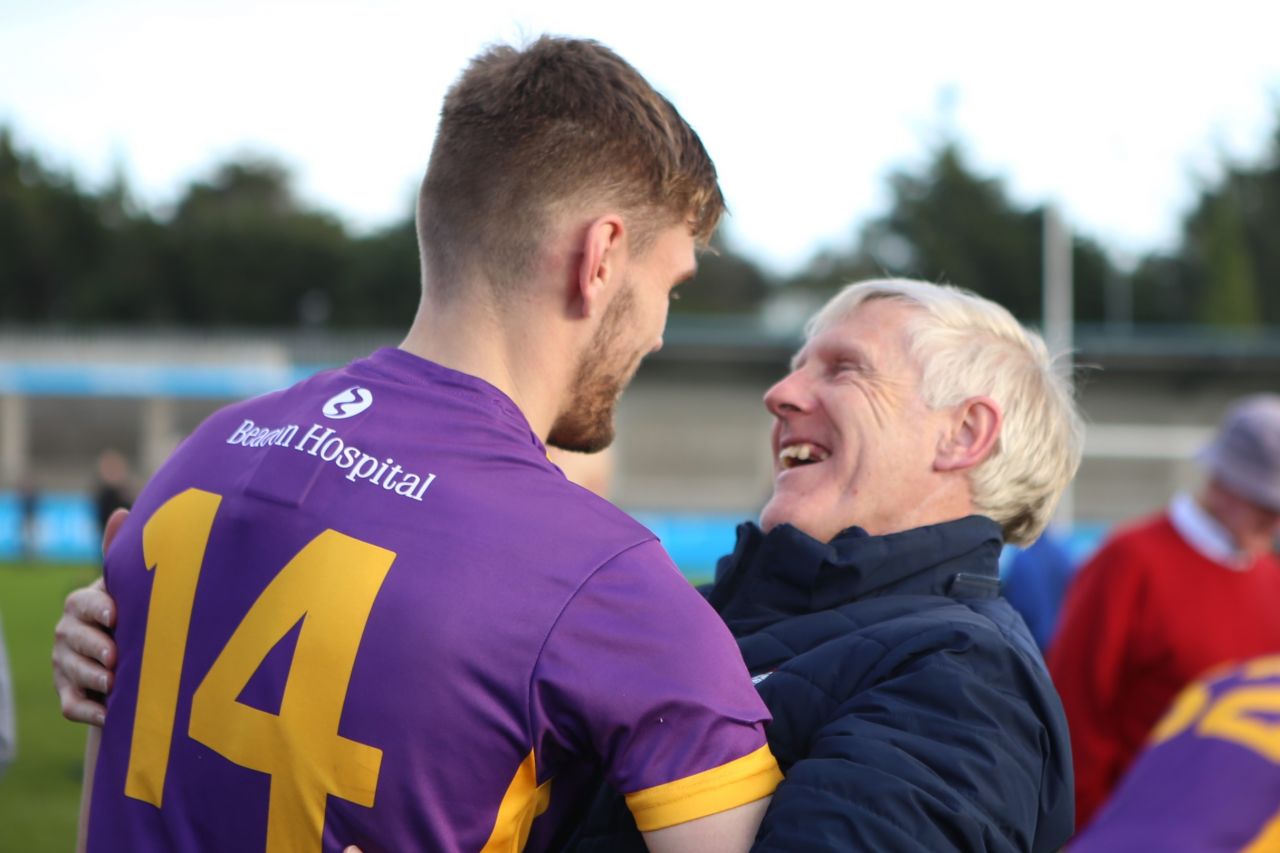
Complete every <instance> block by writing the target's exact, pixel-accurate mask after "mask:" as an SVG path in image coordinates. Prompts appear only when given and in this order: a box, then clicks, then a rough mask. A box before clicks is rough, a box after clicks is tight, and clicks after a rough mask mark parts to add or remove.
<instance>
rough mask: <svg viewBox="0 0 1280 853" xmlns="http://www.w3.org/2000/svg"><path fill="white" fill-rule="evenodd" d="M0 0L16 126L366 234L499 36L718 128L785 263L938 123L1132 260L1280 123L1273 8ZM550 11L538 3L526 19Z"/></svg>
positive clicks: (710, 130)
mask: <svg viewBox="0 0 1280 853" xmlns="http://www.w3.org/2000/svg"><path fill="white" fill-rule="evenodd" d="M1181 5H1184V6H1186V7H1188V9H1194V10H1195V11H1190V10H1188V11H1183V10H1181V9H1179V8H1174V7H1173V4H1168V3H1155V2H1124V0H1110V2H1095V0H1075V2H1072V3H1070V4H1056V5H1054V6H1050V5H1049V4H1043V3H1036V2H1031V0H1021V2H996V1H995V0H968V2H954V0H952V2H937V3H915V2H883V0H881V2H876V3H859V2H845V3H840V4H835V3H831V4H809V3H804V2H791V3H770V4H763V3H761V4H749V3H743V2H737V3H728V2H701V3H700V2H695V0H685V1H684V2H663V1H662V0H647V2H642V3H630V4H616V3H612V4H611V3H599V2H593V3H588V2H570V0H540V2H538V3H527V4H520V3H501V2H482V1H481V0H474V2H467V0H463V2H452V3H447V4H446V3H426V2H398V1H397V0H362V2H359V3H356V2H329V0H305V1H304V0H297V2H295V0H216V1H215V0H210V1H209V2H194V0H98V2H89V1H88V0H81V1H80V2H77V0H0V123H4V124H7V125H9V126H10V128H12V129H13V130H14V131H15V133H16V134H17V137H18V140H19V142H20V143H21V144H23V145H25V146H29V147H34V148H35V149H36V150H38V151H39V152H41V153H42V154H43V155H45V156H46V158H47V160H48V162H50V163H51V164H52V165H54V166H56V167H59V168H65V169H69V170H71V171H72V172H74V173H75V174H76V175H78V176H79V177H81V178H82V179H84V180H85V181H87V182H88V183H89V184H90V185H92V186H98V185H100V184H101V183H102V182H103V181H104V180H105V179H106V177H107V176H108V175H109V174H110V173H111V172H112V170H113V169H114V168H117V167H122V168H123V169H124V171H125V173H126V175H127V176H128V178H129V180H130V183H131V184H132V186H133V187H134V188H135V190H136V191H137V192H138V193H139V195H140V196H141V198H142V199H143V200H144V201H146V202H147V203H149V204H152V205H156V206H162V205H164V204H165V203H166V202H169V201H172V200H173V199H174V198H175V197H176V196H177V195H178V193H179V192H180V191H181V189H182V187H183V186H184V185H185V184H186V183H187V182H189V181H191V180H193V179H196V178H200V177H203V176H205V175H207V174H208V173H209V171H210V169H211V167H212V166H213V165H214V164H215V163H217V162H219V161H220V160H221V159H223V158H225V157H227V156H229V155H232V154H236V153H240V152H245V151H249V152H257V153H266V154H271V155H274V156H276V157H278V158H280V159H282V160H284V161H285V162H286V163H288V164H289V165H290V166H291V167H292V168H293V169H294V171H295V174H296V176H297V179H298V186H299V188H300V190H301V192H302V194H303V196H304V197H305V198H306V199H307V200H308V201H309V202H311V203H313V204H315V205H317V206H319V207H321V208H324V209H327V210H330V211H333V212H335V213H337V214H339V215H340V216H342V217H343V218H344V219H345V220H346V221H347V222H348V223H350V224H351V225H352V226H353V227H355V228H357V229H368V228H373V227H376V226H378V225H381V224H385V223H388V222H390V221H392V220H394V219H396V218H399V217H401V216H403V215H405V214H406V213H407V211H408V210H409V209H410V200H411V198H412V194H413V192H414V189H415V187H416V183H417V180H418V177H419V175H420V173H421V171H422V169H423V167H424V166H425V165H426V159H427V154H428V151H429V149H430V145H431V138H432V135H433V133H434V129H435V122H436V114H437V111H438V109H439V105H440V100H441V97H442V96H443V93H444V90H445V89H446V87H447V86H448V85H449V84H450V83H451V82H452V80H453V79H454V78H455V77H456V75H457V74H458V72H459V71H460V69H461V68H462V67H463V65H464V64H465V63H466V61H467V59H468V58H469V57H470V56H471V55H472V54H474V53H475V52H477V51H478V50H479V49H480V48H481V47H482V46H483V45H485V44H487V43H490V42H493V41H499V40H501V41H513V40H514V41H520V40H522V39H525V38H527V37H529V36H533V35H537V34H539V33H541V32H555V33H564V34H573V35H584V36H591V37H593V38H597V39H599V40H601V41H603V42H604V43H606V44H608V45H609V46H611V47H613V48H614V49H615V50H617V51H618V52H619V53H620V54H622V55H623V56H624V57H625V58H627V59H628V60H630V61H631V62H632V63H633V64H634V65H635V66H636V67H637V68H639V69H640V71H641V72H642V73H643V74H645V75H646V76H647V77H648V78H649V79H650V81H651V82H653V83H654V84H655V85H656V86H657V87H658V88H659V89H661V90H662V91H663V92H664V93H665V94H667V95H668V96H669V97H670V98H671V99H672V100H673V101H674V102H675V104H676V105H677V107H679V108H680V110H681V111H682V112H683V114H684V115H685V117H686V118H687V119H688V120H689V121H690V123H691V124H692V125H693V126H694V127H695V128H696V129H697V130H698V132H699V134H700V135H701V136H702V139H703V141H704V143H705V144H706V146H707V149H708V150H709V151H710V152H711V155H712V157H713V158H714V159H715V161H716V164H717V167H718V168H719V171H720V175H721V181H722V184H723V186H724V189H725V193H726V196H727V197H728V200H729V205H730V208H731V210H732V213H733V216H732V218H731V219H730V220H729V225H728V227H729V232H730V236H731V239H733V241H734V242H735V243H736V244H737V246H738V247H739V248H740V249H741V250H743V251H745V252H747V253H748V254H750V255H753V256H754V257H756V258H757V259H759V260H760V261H762V262H763V263H765V264H766V265H768V266H769V267H771V268H772V269H774V270H775V271H783V272H785V271H789V270H791V269H794V268H795V267H796V266H798V265H799V264H801V263H802V262H803V261H804V260H805V259H807V258H808V257H809V256H810V255H811V254H812V253H813V252H814V251H815V250H816V249H817V248H819V247H821V246H823V245H833V244H844V243H847V242H848V241H849V240H850V239H851V235H852V234H853V233H854V230H855V228H856V227H857V225H858V223H859V222H861V221H863V220H865V219H866V218H867V217H869V216H873V215H875V214H876V213H878V212H880V211H881V210H883V209H884V206H885V203H886V200H887V193H886V189H885V176H886V175H887V174H888V173H889V172H890V171H891V170H893V169H895V168H902V167H907V168H910V167H912V166H913V165H919V164H920V163H921V162H922V161H923V159H924V157H925V156H926V154H927V152H928V151H929V150H930V147H931V146H932V145H933V144H935V143H936V141H937V139H938V138H939V136H940V134H941V133H942V131H943V129H944V128H950V129H952V130H953V131H954V132H955V133H956V135H958V136H959V138H960V139H961V140H962V142H963V143H964V144H965V145H966V147H967V149H968V151H969V153H970V155H971V160H972V162H973V163H974V164H975V165H976V166H977V167H978V168H979V169H980V170H982V171H983V172H984V173H987V174H991V175H997V176H1000V177H1003V178H1004V179H1005V180H1006V181H1007V183H1008V185H1009V187H1010V188H1011V190H1012V191H1013V193H1014V195H1015V197H1016V198H1017V199H1019V200H1020V201H1024V202H1027V203H1036V202H1039V201H1045V200H1055V201H1057V202H1058V203H1059V204H1061V205H1062V207H1063V209H1064V211H1065V213H1066V215H1067V217H1068V219H1069V220H1070V221H1071V222H1072V223H1073V224H1074V226H1075V227H1076V228H1077V229H1078V230H1080V231H1082V232H1085V233H1088V234H1089V235H1091V236H1093V237H1095V238H1097V239H1099V240H1101V241H1102V242H1103V243H1104V245H1106V246H1107V247H1109V248H1110V249H1111V250H1112V251H1113V253H1115V254H1116V255H1117V256H1118V258H1119V259H1120V260H1122V261H1123V259H1124V256H1125V255H1126V254H1127V255H1130V256H1132V255H1134V254H1136V253H1140V252H1144V251H1148V250H1150V249H1152V248H1159V247H1165V246H1168V245H1171V244H1172V243H1173V241H1174V239H1175V238H1176V234H1177V227H1178V221H1179V218H1180V215H1181V214H1182V213H1183V212H1185V210H1186V209H1187V207H1188V205H1189V204H1190V202H1191V200H1192V199H1193V197H1194V191H1195V187H1196V182H1197V181H1198V180H1204V179H1208V178H1212V177H1213V176H1214V175H1216V174H1217V173H1218V170H1219V168H1220V166H1219V164H1220V163H1221V162H1222V161H1223V160H1224V158H1235V159H1238V160H1243V161H1249V160H1254V159H1256V158H1257V157H1259V156H1260V154H1261V153H1262V152H1263V150H1264V149H1265V145H1266V142H1267V140H1268V137H1269V135H1270V134H1271V133H1272V131H1273V129H1274V127H1275V126H1276V121H1277V115H1278V114H1280V48H1277V46H1276V42H1277V33H1280V3H1277V2H1274V0H1267V2H1261V0H1259V2H1236V0H1216V2H1214V3H1203V2H1201V3H1196V4H1181ZM531 10H532V11H531Z"/></svg>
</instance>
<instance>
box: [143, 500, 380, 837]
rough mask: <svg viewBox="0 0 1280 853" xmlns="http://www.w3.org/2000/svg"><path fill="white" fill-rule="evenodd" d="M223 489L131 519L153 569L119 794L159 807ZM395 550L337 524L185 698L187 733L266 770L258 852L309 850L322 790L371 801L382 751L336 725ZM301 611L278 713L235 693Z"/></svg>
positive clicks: (318, 823) (270, 588) (254, 609)
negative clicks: (139, 525) (262, 847)
mask: <svg viewBox="0 0 1280 853" xmlns="http://www.w3.org/2000/svg"><path fill="white" fill-rule="evenodd" d="M221 502H222V498H221V497H220V496H218V495H216V494H213V493H211V492H206V491H202V490H200V489H188V490H187V491H185V492H182V493H180V494H178V495H175V496H174V497H172V498H170V499H169V500H168V501H167V502H165V503H164V504H163V505H162V506H161V507H160V508H159V509H158V510H156V512H155V513H154V514H153V515H152V516H151V518H149V519H148V520H147V522H146V524H145V525H144V526H143V529H142V548H143V557H144V560H145V563H146V568H147V569H148V570H154V572H155V577H154V579H153V581H152V586H151V599H150V602H149V604H148V610H147V628H146V635H145V638H144V641H143V649H142V668H141V675H140V679H139V683H138V706H137V711H136V713H135V717H134V725H133V741H132V744H131V746H130V750H129V767H128V771H127V775H126V777H125V795H126V796H129V797H132V798H134V799H137V800H143V801H145V802H148V803H151V804H152V805H154V806H156V807H157V808H159V807H161V806H162V805H163V796H164V782H165V775H166V773H167V771H168V765H169V749H170V745H171V743H172V739H173V728H174V722H175V721H174V717H175V715H176V713H177V706H178V688H179V683H180V681H181V678H182V667H183V659H184V656H185V652H186V646H187V633H188V629H189V628H190V625H191V612H192V608H193V606H194V604H195V593H196V585H197V583H198V582H199V579H200V571H201V568H202V566H203V563H204V553H205V547H206V545H207V544H208V541H209V534H210V532H211V530H212V529H213V521H214V517H215V516H216V515H217V512H218V507H219V505H220V504H221ZM395 557H396V555H395V553H394V552H392V551H388V550H386V549H385V548H379V547H377V546H376V545H371V544H369V543H367V542H362V541H360V540H358V539H353V538H351V537H350V536H345V535H343V534H341V533H338V532H337V531H334V530H326V531H324V532H323V533H321V534H320V535H319V536H316V537H315V538H314V539H312V540H311V541H310V542H308V543H307V544H306V546H304V547H303V549H302V550H301V551H299V552H298V553H297V554H296V555H295V556H294V557H293V559H291V560H290V561H289V562H288V563H287V564H286V565H285V566H284V567H283V568H282V569H281V570H280V572H279V573H278V574H277V575H276V576H275V577H274V578H273V579H272V581H271V583H269V584H268V585H267V588H266V589H265V590H264V591H263V592H262V594H261V595H260V596H259V597H258V599H257V600H256V601H255V602H254V603H253V605H252V606H251V607H250V608H249V611H248V612H247V613H246V614H245V615H244V618H243V619H242V620H241V622H240V624H239V626H238V627H237V628H236V630H235V632H234V633H233V634H232V635H231V637H230V639H228V641H227V643H226V645H225V646H224V647H223V649H222V651H221V652H220V653H219V655H218V657H217V659H216V660H215V661H214V662H213V665H212V666H211V667H210V668H209V671H208V672H207V673H205V675H204V677H203V679H201V681H200V684H199V686H198V687H197V688H196V691H195V694H194V696H193V697H192V701H191V715H190V720H189V722H188V727H187V733H188V734H189V735H190V737H191V738H192V739H194V740H196V741H199V742H200V743H202V744H204V745H205V746H207V747H209V748H210V749H212V750H214V751H215V752H217V753H219V754H220V755H222V756H223V757H225V758H227V759H228V760H230V761H232V762H234V763H235V764H238V765H240V766H242V767H248V768H251V769H253V770H258V771H261V772H263V773H267V774H269V775H270V776H271V795H270V803H269V806H268V811H267V838H266V850H267V851H269V853H279V851H286V850H319V849H320V840H321V835H322V832H323V828H324V809H325V802H326V798H327V797H328V796H330V795H332V796H335V797H340V798H342V799H344V800H350V801H352V802H354V803H358V804H359V805H362V806H372V805H373V801H374V793H375V791H376V790H377V784H378V774H379V771H380V769H381V763H382V751H381V750H380V749H376V748H374V747H371V746H369V745H367V744H363V743H357V742H356V741H353V740H350V739H348V738H344V737H342V736H340V735H339V734H338V721H339V718H340V717H341V715H342V706H343V703H344V702H345V701H346V695H347V687H348V684H349V683H350V680H351V670H352V667H353V666H354V664H355V657H356V652H357V650H358V649H359V647H360V639H361V637H362V636H363V634H364V629H365V624H366V623H367V622H368V620H369V613H370V611H371V610H372V608H373V601H374V598H375V597H376V596H377V594H378V590H379V589H380V588H381V587H382V583H383V581H384V580H385V579H386V576H387V572H388V570H390V568H391V563H392V562H393V561H394V560H395ZM299 620H301V621H302V627H301V631H300V633H299V635H298V643H297V647H296V649H295V650H294V654H293V661H292V663H291V664H290V667H289V673H288V676H287V678H286V679H285V685H284V693H283V698H282V700H281V703H280V713H279V714H270V713H267V712H265V711H261V710H258V709H257V708H252V707H250V706H248V705H245V704H242V703H240V702H238V701H237V697H238V696H239V695H240V693H241V691H242V690H243V689H244V687H245V685H246V684H247V683H248V682H249V679H250V678H251V677H252V676H253V674H254V672H255V671H256V670H257V669H258V667H259V666H260V665H261V664H262V661H263V659H264V658H265V657H266V656H267V654H268V652H270V651H271V650H272V649H273V648H274V647H275V646H276V644H277V643H279V642H280V640H281V639H283V638H284V636H285V635H286V634H288V633H289V631H291V630H292V629H293V628H294V626H296V625H297V624H298V622H299Z"/></svg>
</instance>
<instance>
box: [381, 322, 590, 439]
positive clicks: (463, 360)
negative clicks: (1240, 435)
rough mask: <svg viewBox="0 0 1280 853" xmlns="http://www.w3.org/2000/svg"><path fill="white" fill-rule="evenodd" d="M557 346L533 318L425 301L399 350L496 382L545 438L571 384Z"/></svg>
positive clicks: (489, 381) (535, 430) (492, 383)
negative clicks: (517, 319) (556, 350)
mask: <svg viewBox="0 0 1280 853" xmlns="http://www.w3.org/2000/svg"><path fill="white" fill-rule="evenodd" d="M533 313H534V312H530V314H531V315H532V314H533ZM556 344H557V342H556V341H555V340H554V337H553V336H552V335H551V334H549V333H548V330H547V329H545V328H544V327H543V324H541V323H539V322H538V319H537V318H536V317H534V316H528V317H526V318H525V319H523V320H522V321H520V322H515V321H513V319H512V318H511V317H510V312H502V311H500V310H497V309H495V308H493V307H492V306H490V305H487V304H481V303H480V301H479V300H464V299H452V300H449V301H447V303H445V304H439V303H432V302H431V301H430V300H428V299H424V300H423V302H422V304H421V305H420V306H419V308H418V313H417V315H416V316H415V317H414V321H413V325H412V326H411V327H410V328H409V332H408V334H407V335H406V336H405V339H404V341H402V342H401V344H400V349H402V350H404V351H405V352H408V353H412V354H413V355H416V356H418V357H419V358H424V359H427V360H428V361H433V362H435V363H436V364H439V365H441V366H443V367H448V368H449V369H451V370H456V371H458V372H460V373H466V374H469V375H471V376H475V377H478V378H480V379H483V380H484V381H486V382H488V383H489V384H490V385H493V386H494V387H495V388H497V389H498V390H500V391H502V392H503V393H504V394H506V395H507V396H508V397H510V398H511V400H512V401H513V402H514V403H515V404H516V406H518V407H519V409H520V411H521V412H522V413H523V414H524V416H525V419H526V420H528V422H529V426H530V427H532V429H533V431H534V433H535V434H537V435H538V437H540V438H542V439H544V440H545V439H546V436H547V433H548V432H549V431H550V430H551V424H552V421H553V420H554V419H555V417H556V415H557V414H558V412H559V409H560V406H559V402H560V399H561V398H562V397H563V395H564V394H565V389H566V388H567V386H568V376H567V370H566V369H565V368H564V365H565V363H566V360H565V359H564V358H563V356H561V357H559V358H557V353H556V352H554V351H553V350H555V349H556ZM562 374H565V375H563V376H562Z"/></svg>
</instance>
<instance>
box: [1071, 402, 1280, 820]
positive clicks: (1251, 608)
mask: <svg viewBox="0 0 1280 853" xmlns="http://www.w3.org/2000/svg"><path fill="white" fill-rule="evenodd" d="M1199 461H1200V462H1201V463H1202V465H1203V467H1204V470H1205V473H1206V475H1207V476H1206V480H1205V483H1204V485H1203V487H1202V488H1201V489H1200V490H1199V491H1198V492H1196V493H1195V494H1179V495H1177V496H1176V497H1175V498H1174V499H1173V501H1172V502H1171V503H1170V505H1169V507H1168V508H1167V509H1165V510H1164V511H1162V512H1160V513H1158V514H1156V515H1154V516H1151V517H1148V518H1145V519H1142V520H1139V521H1137V522H1135V523H1133V524H1131V525H1128V526H1126V527H1125V528H1124V529H1121V530H1119V531H1118V532H1116V533H1115V534H1114V535H1113V536H1111V537H1110V538H1109V539H1108V540H1107V541H1106V542H1105V543H1104V544H1103V545H1102V547H1101V548H1100V549H1099V550H1098V552H1097V553H1096V554H1095V555H1094V556H1093V558H1092V559H1091V560H1089V562H1088V563H1087V564H1086V565H1085V566H1084V568H1082V569H1081V570H1080V573H1079V574H1078V575H1077V576H1076V579H1075V581H1074V582H1073V583H1072V585H1071V588H1070V590H1069V591H1068V592H1067V599H1066V603H1065V604H1064V606H1063V614H1062V621H1061V624H1060V625H1059V627H1058V633H1057V636H1056V638H1055V639H1054V642H1053V644H1052V646H1051V647H1050V650H1049V656H1048V662H1049V671H1050V673H1052V675H1053V680H1054V683H1055V684H1056V685H1057V688H1058V692H1059V693H1060V694H1061V696H1062V702H1063V705H1064V707H1065V708H1066V711H1067V720H1068V722H1069V723H1070V726H1071V748H1072V755H1073V756H1074V760H1075V771H1076V823H1077V826H1079V827H1080V828H1081V829H1083V828H1085V827H1087V826H1088V824H1089V822H1090V820H1091V819H1092V817H1093V815H1094V813H1095V812H1096V811H1097V810H1098V808H1099V807H1100V806H1101V805H1102V803H1103V802H1105V801H1106V799H1107V797H1108V796H1109V795H1110V793H1111V791H1112V789H1113V788H1114V787H1115V785H1116V783H1117V782H1118V781H1119V779H1120V777H1121V776H1122V775H1123V774H1124V772H1125V770H1127V769H1128V767H1129V765H1130V763H1131V762H1132V761H1133V759H1134V757H1135V756H1136V755H1137V754H1138V752H1139V750H1140V749H1141V748H1142V745H1143V743H1145V742H1146V740H1147V738H1148V737H1149V736H1150V733H1151V730H1152V728H1153V727H1154V726H1155V724H1156V722H1157V720H1158V719H1159V718H1160V715H1161V714H1163V713H1164V712H1165V709H1166V708H1168V707H1169V704H1170V703H1171V702H1172V701H1173V699H1174V697H1175V696H1176V695H1177V694H1178V692H1179V691H1180V690H1182V689H1183V688H1184V687H1185V686H1186V685H1188V684H1189V683H1191V681H1192V680H1193V679H1195V678H1196V677H1198V676H1200V675H1202V674H1203V673H1205V672H1206V671H1207V670H1209V669H1211V668H1213V667H1216V666H1219V665H1221V664H1224V663H1231V662H1238V661H1243V660H1246V659H1249V658H1252V657H1257V656H1259V655H1264V654H1272V653H1277V652H1280V617H1278V614H1280V559H1277V557H1276V555H1275V553H1274V551H1273V540H1274V538H1275V536H1276V534H1277V532H1278V531H1280V395H1276V394H1259V395H1255V396H1251V397H1246V398H1244V399H1242V400H1240V401H1238V402H1237V403H1236V404H1234V405H1233V406H1232V407H1231V408H1230V410H1229V411H1228V412H1227V414H1226V416H1225V418H1224V419H1223V421H1222V424H1221V425H1220V427H1219V429H1218V431H1217V434H1216V435H1215V437H1214V439H1213V441H1212V442H1211V443H1210V444H1209V445H1208V447H1206V448H1205V450H1204V451H1203V452H1202V453H1201V455H1200V457H1199Z"/></svg>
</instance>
